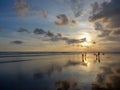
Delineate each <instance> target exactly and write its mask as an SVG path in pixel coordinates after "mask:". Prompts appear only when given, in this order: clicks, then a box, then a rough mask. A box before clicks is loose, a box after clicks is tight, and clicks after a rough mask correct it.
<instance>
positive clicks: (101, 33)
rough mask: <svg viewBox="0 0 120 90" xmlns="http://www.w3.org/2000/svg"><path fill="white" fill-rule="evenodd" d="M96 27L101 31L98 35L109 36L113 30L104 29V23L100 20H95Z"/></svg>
mask: <svg viewBox="0 0 120 90" xmlns="http://www.w3.org/2000/svg"><path fill="white" fill-rule="evenodd" d="M94 28H95V30H97V31H100V34H99V35H98V37H108V36H109V34H110V32H111V31H109V30H104V28H103V25H102V24H101V23H100V22H95V23H94Z"/></svg>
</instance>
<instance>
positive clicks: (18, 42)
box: [11, 40, 23, 45]
mask: <svg viewBox="0 0 120 90" xmlns="http://www.w3.org/2000/svg"><path fill="white" fill-rule="evenodd" d="M11 43H13V44H18V45H19V44H23V41H20V40H16V41H12V42H11Z"/></svg>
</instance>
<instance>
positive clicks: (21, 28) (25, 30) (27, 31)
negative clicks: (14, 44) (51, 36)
mask: <svg viewBox="0 0 120 90" xmlns="http://www.w3.org/2000/svg"><path fill="white" fill-rule="evenodd" d="M17 32H26V33H30V32H29V30H27V29H25V28H23V27H20V28H19V30H18V31H17Z"/></svg>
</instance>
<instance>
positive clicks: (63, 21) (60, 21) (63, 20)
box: [55, 14, 76, 26]
mask: <svg viewBox="0 0 120 90" xmlns="http://www.w3.org/2000/svg"><path fill="white" fill-rule="evenodd" d="M56 17H57V20H56V21H55V25H58V26H63V25H71V26H74V25H76V21H75V20H70V19H69V18H68V16H66V15H65V14H60V15H58V16H56Z"/></svg>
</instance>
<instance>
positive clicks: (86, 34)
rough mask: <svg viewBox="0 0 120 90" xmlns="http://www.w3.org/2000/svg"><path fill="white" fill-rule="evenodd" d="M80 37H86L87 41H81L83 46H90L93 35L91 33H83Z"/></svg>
mask: <svg viewBox="0 0 120 90" xmlns="http://www.w3.org/2000/svg"><path fill="white" fill-rule="evenodd" d="M80 38H86V42H83V43H81V45H82V46H89V45H90V42H91V36H90V34H89V33H83V34H82V35H81V36H80Z"/></svg>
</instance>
